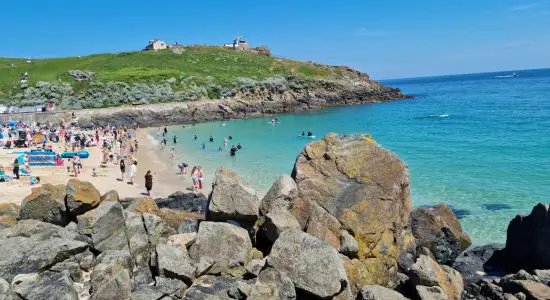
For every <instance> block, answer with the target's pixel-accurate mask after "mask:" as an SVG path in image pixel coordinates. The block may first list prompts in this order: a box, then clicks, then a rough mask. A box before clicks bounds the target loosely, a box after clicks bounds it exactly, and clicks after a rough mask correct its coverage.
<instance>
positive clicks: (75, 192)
mask: <svg viewBox="0 0 550 300" xmlns="http://www.w3.org/2000/svg"><path fill="white" fill-rule="evenodd" d="M66 189H67V210H68V211H69V213H71V214H72V215H80V214H83V213H85V212H87V211H89V210H91V209H93V208H95V207H97V206H98V205H99V203H100V202H101V195H100V194H99V191H98V190H97V189H96V188H95V187H94V186H93V185H92V184H91V183H89V182H87V181H80V180H77V179H71V180H69V182H67V188H66Z"/></svg>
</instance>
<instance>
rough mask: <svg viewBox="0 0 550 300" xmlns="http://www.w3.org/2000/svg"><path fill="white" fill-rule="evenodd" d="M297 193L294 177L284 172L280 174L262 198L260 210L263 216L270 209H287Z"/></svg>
mask: <svg viewBox="0 0 550 300" xmlns="http://www.w3.org/2000/svg"><path fill="white" fill-rule="evenodd" d="M297 195H298V190H297V188H296V183H295V182H294V179H292V177H290V176H288V175H286V174H285V175H281V176H280V177H279V178H278V179H277V181H275V182H274V183H273V185H272V186H271V188H270V189H269V191H267V194H265V196H264V197H263V198H262V201H261V203H260V212H261V214H262V215H264V216H265V215H267V214H268V213H269V212H272V211H276V210H289V209H291V208H292V205H293V203H294V198H295V197H296V196H297Z"/></svg>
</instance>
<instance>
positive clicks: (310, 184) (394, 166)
mask: <svg viewBox="0 0 550 300" xmlns="http://www.w3.org/2000/svg"><path fill="white" fill-rule="evenodd" d="M292 177H293V178H294V180H295V182H296V185H297V188H298V196H297V198H296V200H295V203H294V207H293V208H292V213H293V214H294V215H295V216H296V218H297V219H298V221H299V222H300V224H301V226H302V228H304V229H306V230H308V232H310V233H312V234H315V235H318V236H319V237H321V238H323V239H325V240H326V241H327V242H328V243H329V244H331V245H333V246H339V245H340V240H341V238H340V235H341V232H342V229H343V230H348V231H349V232H350V233H352V235H353V237H354V238H355V240H356V241H357V242H358V250H359V253H358V255H357V256H358V259H355V260H353V261H352V262H351V261H350V263H349V264H347V265H346V269H347V270H348V276H349V279H350V281H351V282H352V283H353V285H354V286H355V288H356V289H360V288H361V287H362V286H363V285H366V284H378V285H384V286H388V285H393V284H395V282H396V281H397V260H398V258H399V256H400V254H401V253H402V252H403V251H405V250H406V249H407V248H409V247H410V246H411V245H412V243H413V242H414V238H413V237H412V235H411V233H410V231H409V230H408V227H409V214H410V212H411V200H410V198H409V176H408V170H407V166H406V165H405V164H404V163H402V162H401V161H400V160H399V158H398V157H397V156H396V155H394V154H393V153H391V152H389V151H387V150H385V149H383V148H381V147H380V146H378V145H377V144H376V142H374V141H373V140H372V139H371V138H370V136H367V135H350V136H336V135H335V134H329V135H328V136H327V137H325V138H324V139H322V140H320V141H317V142H313V143H310V144H308V145H307V146H306V147H305V149H304V150H303V151H302V153H300V155H299V156H298V158H297V159H296V164H295V166H294V170H293V172H292ZM318 207H320V208H322V210H320V209H319V208H318ZM323 212H324V213H323ZM326 215H330V216H332V217H333V218H330V217H327V216H326ZM312 217H314V221H315V222H316V224H314V225H315V226H314V228H311V229H310V223H309V222H310V221H311V220H312ZM335 220H337V221H338V222H339V223H340V225H341V226H338V224H337V223H336V222H335ZM337 249H339V248H337Z"/></svg>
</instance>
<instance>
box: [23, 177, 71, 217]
mask: <svg viewBox="0 0 550 300" xmlns="http://www.w3.org/2000/svg"><path fill="white" fill-rule="evenodd" d="M65 196H66V192H65V186H64V185H51V184H44V185H42V186H40V187H37V188H33V189H32V190H31V193H30V195H28V196H27V197H25V199H23V202H22V203H21V211H20V212H19V219H20V220H25V219H34V220H40V221H43V222H48V223H52V224H56V225H60V226H65V225H67V224H68V223H69V217H68V214H67V209H66V207H65Z"/></svg>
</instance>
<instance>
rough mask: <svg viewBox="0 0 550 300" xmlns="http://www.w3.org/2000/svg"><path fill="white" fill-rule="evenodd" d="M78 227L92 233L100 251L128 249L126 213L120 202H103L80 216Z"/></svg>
mask: <svg viewBox="0 0 550 300" xmlns="http://www.w3.org/2000/svg"><path fill="white" fill-rule="evenodd" d="M78 228H79V232H80V233H82V234H86V235H90V236H91V237H92V242H93V245H94V248H95V249H96V250H98V251H105V250H124V249H125V250H128V239H127V237H126V231H125V224H124V214H123V211H122V205H120V203H118V202H103V203H101V204H100V205H99V206H98V207H97V208H96V209H94V210H91V211H88V212H86V213H85V214H83V215H80V216H78Z"/></svg>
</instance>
